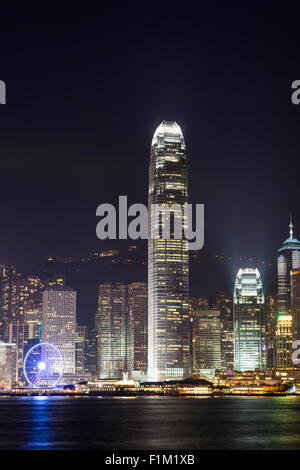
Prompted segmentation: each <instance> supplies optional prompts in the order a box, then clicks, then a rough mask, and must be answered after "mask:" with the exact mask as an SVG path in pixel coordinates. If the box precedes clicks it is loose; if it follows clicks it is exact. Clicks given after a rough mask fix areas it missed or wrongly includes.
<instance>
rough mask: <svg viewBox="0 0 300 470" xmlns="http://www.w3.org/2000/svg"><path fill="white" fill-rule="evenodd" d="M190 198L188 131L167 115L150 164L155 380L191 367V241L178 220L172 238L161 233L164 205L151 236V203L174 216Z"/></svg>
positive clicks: (150, 275) (165, 221)
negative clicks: (179, 232)
mask: <svg viewBox="0 0 300 470" xmlns="http://www.w3.org/2000/svg"><path fill="white" fill-rule="evenodd" d="M187 202H188V188H187V160H186V149H185V142H184V137H183V134H182V131H181V129H180V127H179V125H178V124H177V123H176V122H168V121H164V122H162V123H161V124H160V125H159V126H158V128H157V129H156V131H155V133H154V136H153V139H152V145H151V156H150V167H149V196H148V213H149V222H150V223H149V237H148V378H149V380H153V381H163V380H171V379H183V378H184V377H187V376H188V375H189V373H190V344H189V255H188V242H187V240H185V239H175V238H174V232H175V229H174V226H175V224H174V226H173V228H172V226H171V230H170V238H163V237H164V230H165V228H166V227H167V224H169V218H168V216H167V212H166V210H165V208H162V210H161V212H160V218H159V222H158V223H156V229H158V230H157V234H156V236H155V237H153V238H152V236H153V229H154V225H155V223H153V224H151V220H153V204H156V205H163V204H165V205H166V204H167V205H169V206H174V209H173V212H174V219H173V222H174V220H175V212H176V214H177V220H178V212H177V208H178V207H179V206H180V207H181V210H182V209H183V206H184V204H185V203H187ZM175 205H176V209H175ZM182 212H183V210H182ZM170 219H172V217H170ZM182 221H183V222H184V217H183V218H182ZM171 222H172V221H171ZM170 225H172V223H171V224H170ZM182 225H185V224H182Z"/></svg>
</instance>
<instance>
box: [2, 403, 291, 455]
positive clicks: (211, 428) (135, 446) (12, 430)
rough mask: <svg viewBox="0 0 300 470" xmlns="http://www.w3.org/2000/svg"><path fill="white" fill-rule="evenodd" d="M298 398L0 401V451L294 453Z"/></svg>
mask: <svg viewBox="0 0 300 470" xmlns="http://www.w3.org/2000/svg"><path fill="white" fill-rule="evenodd" d="M299 447H300V397H294V396H287V397H219V398H211V397H201V398H184V397H158V396H157V397H156V396H149V397H136V398H129V397H128V398H124V397H123V398H121V397H118V398H117V397H115V398H113V397H105V398H102V397H77V398H76V397H0V449H1V450H4V449H49V450H51V449H53V450H59V449H91V450H92V449H93V450H96V449H99V450H103V449H104V450H110V449H114V450H118V449H120V450H142V449H145V450H155V449H157V450H159V449H170V450H171V449H177V450H178V449H191V450H202V449H299Z"/></svg>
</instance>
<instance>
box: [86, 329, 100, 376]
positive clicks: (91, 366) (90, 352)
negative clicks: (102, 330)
mask: <svg viewBox="0 0 300 470" xmlns="http://www.w3.org/2000/svg"><path fill="white" fill-rule="evenodd" d="M97 341H98V335H97V330H96V329H93V330H88V336H87V340H86V347H85V359H84V365H85V370H84V372H85V373H86V374H91V376H92V377H96V376H97Z"/></svg>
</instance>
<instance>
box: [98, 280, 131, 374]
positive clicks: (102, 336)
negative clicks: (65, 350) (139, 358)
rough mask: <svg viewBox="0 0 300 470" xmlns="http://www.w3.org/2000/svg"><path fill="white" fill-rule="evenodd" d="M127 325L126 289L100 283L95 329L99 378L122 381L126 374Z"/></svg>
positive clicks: (121, 285)
mask: <svg viewBox="0 0 300 470" xmlns="http://www.w3.org/2000/svg"><path fill="white" fill-rule="evenodd" d="M127 322H128V317H127V302H126V286H125V285H124V284H116V285H113V284H111V283H106V284H100V285H99V287H98V310H97V314H96V328H97V333H98V354H97V356H98V357H97V373H98V375H99V377H100V378H101V379H112V378H121V377H122V374H123V372H125V371H127V345H128V338H127V331H128V325H127Z"/></svg>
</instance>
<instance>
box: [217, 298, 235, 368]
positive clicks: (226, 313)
mask: <svg viewBox="0 0 300 470" xmlns="http://www.w3.org/2000/svg"><path fill="white" fill-rule="evenodd" d="M214 308H215V309H216V310H219V311H220V319H221V369H223V370H228V371H232V370H233V369H234V333H233V298H232V296H231V295H228V294H226V293H225V292H222V291H221V292H219V293H218V295H217V298H216V303H215V305H214Z"/></svg>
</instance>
